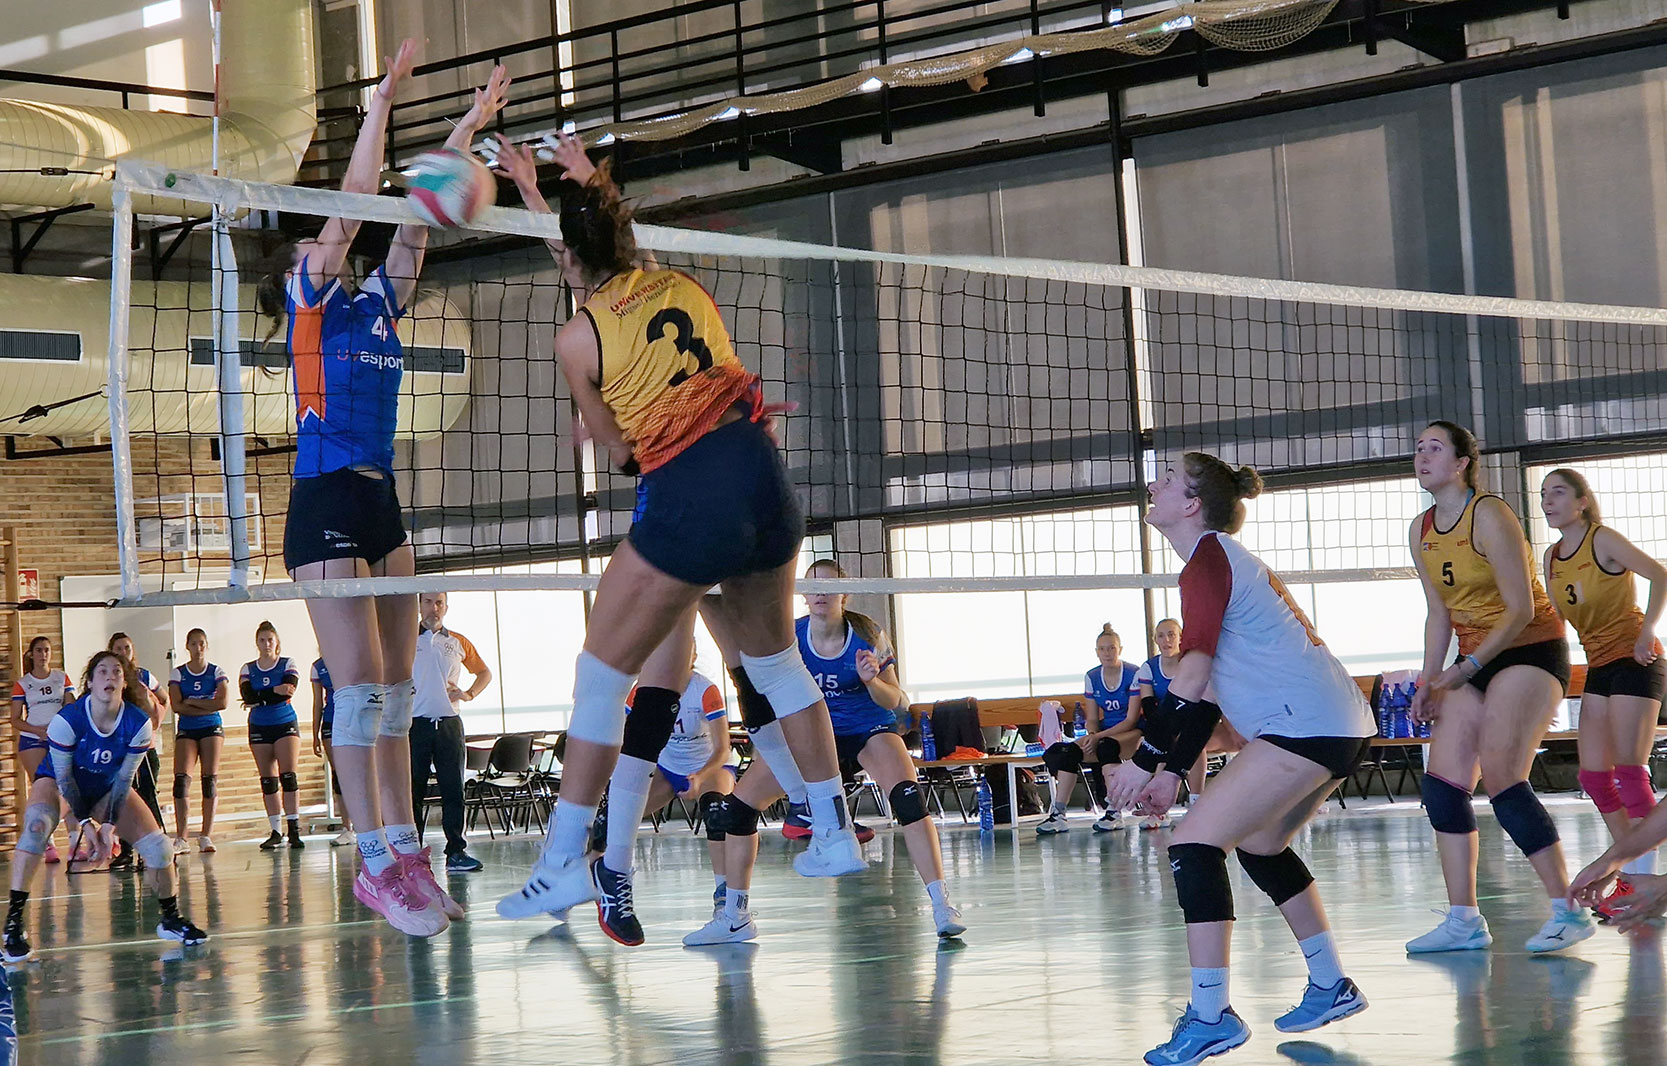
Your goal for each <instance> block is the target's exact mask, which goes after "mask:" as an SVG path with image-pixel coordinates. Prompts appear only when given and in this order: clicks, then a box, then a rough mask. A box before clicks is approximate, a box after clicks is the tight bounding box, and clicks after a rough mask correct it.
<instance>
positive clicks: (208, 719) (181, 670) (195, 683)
mask: <svg viewBox="0 0 1667 1066" xmlns="http://www.w3.org/2000/svg"><path fill="white" fill-rule="evenodd" d="M225 680H226V672H225V671H224V670H222V669H220V668H219V667H218V666H215V665H214V664H213V663H205V664H204V665H203V672H202V673H200V674H193V673H192V672H191V669H190V667H186V666H176V667H174V684H176V685H178V686H179V694H180V695H181V696H182V697H184V698H185V699H188V700H211V699H213V698H214V693H215V691H216V690H218V689H219V687H220V682H222V681H225ZM174 713H175V715H177V716H178V718H179V728H180V729H213V728H214V727H216V726H219V725H223V724H224V723H223V722H222V720H221V718H220V712H219V711H214V712H211V713H209V714H191V713H189V712H187V711H183V710H181V709H180V708H178V707H175V708H174Z"/></svg>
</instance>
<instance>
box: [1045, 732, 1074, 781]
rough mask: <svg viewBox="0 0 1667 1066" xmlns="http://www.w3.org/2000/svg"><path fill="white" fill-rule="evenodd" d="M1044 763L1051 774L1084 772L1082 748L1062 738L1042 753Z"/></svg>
mask: <svg viewBox="0 0 1667 1066" xmlns="http://www.w3.org/2000/svg"><path fill="white" fill-rule="evenodd" d="M1042 763H1043V764H1044V765H1045V766H1047V768H1048V773H1050V774H1079V773H1081V772H1082V749H1081V748H1079V747H1078V746H1077V745H1075V744H1072V743H1071V742H1070V741H1068V740H1062V741H1060V742H1059V743H1058V744H1054V745H1052V746H1051V747H1049V748H1048V750H1047V751H1044V752H1043V753H1042Z"/></svg>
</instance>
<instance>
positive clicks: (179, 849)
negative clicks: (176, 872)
mask: <svg viewBox="0 0 1667 1066" xmlns="http://www.w3.org/2000/svg"><path fill="white" fill-rule="evenodd" d="M190 850H191V845H190V844H187V843H186V842H185V838H184V837H175V838H174V854H175V855H184V854H187V853H188V852H190Z"/></svg>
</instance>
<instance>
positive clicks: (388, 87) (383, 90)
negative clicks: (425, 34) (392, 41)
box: [376, 37, 417, 100]
mask: <svg viewBox="0 0 1667 1066" xmlns="http://www.w3.org/2000/svg"><path fill="white" fill-rule="evenodd" d="M416 65H417V42H416V41H415V40H413V39H412V38H410V37H407V38H406V39H405V40H403V41H401V42H399V51H398V52H396V53H394V56H393V58H392V59H390V58H388V57H387V56H383V57H382V70H383V74H382V84H380V85H378V86H377V87H376V91H377V93H378V94H379V95H381V96H383V97H385V98H386V99H389V100H392V99H393V98H394V90H395V89H397V88H398V87H399V83H400V82H402V81H404V80H405V79H406V78H409V77H410V76H411V71H412V70H413V69H414V68H415V67H416Z"/></svg>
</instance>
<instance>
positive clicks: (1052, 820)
mask: <svg viewBox="0 0 1667 1066" xmlns="http://www.w3.org/2000/svg"><path fill="white" fill-rule="evenodd" d="M1070 830H1071V827H1070V826H1068V825H1066V824H1065V815H1064V813H1063V812H1061V811H1049V812H1048V816H1047V817H1046V818H1044V819H1042V821H1041V824H1039V825H1038V826H1037V827H1036V835H1037V836H1046V835H1047V834H1049V833H1068V832H1070Z"/></svg>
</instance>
